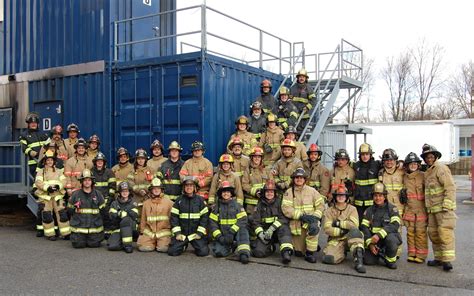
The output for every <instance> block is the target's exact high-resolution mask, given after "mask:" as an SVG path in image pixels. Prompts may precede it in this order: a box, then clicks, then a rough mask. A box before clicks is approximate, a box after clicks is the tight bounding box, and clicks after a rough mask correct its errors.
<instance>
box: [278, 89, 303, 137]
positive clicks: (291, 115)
mask: <svg viewBox="0 0 474 296" xmlns="http://www.w3.org/2000/svg"><path fill="white" fill-rule="evenodd" d="M279 96H280V101H279V102H278V113H277V114H276V115H277V116H278V125H279V126H281V128H282V129H283V130H286V129H287V128H288V127H289V126H290V125H291V126H295V125H296V122H297V121H298V109H297V108H296V107H295V105H294V104H293V102H292V101H291V100H290V90H289V89H288V88H287V87H285V86H282V87H280V94H279Z"/></svg>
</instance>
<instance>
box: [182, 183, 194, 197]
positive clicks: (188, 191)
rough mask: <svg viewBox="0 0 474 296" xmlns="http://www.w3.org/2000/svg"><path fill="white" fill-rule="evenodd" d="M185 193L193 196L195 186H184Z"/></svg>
mask: <svg viewBox="0 0 474 296" xmlns="http://www.w3.org/2000/svg"><path fill="white" fill-rule="evenodd" d="M184 192H185V193H186V194H187V195H192V194H193V193H194V184H190V183H186V184H184Z"/></svg>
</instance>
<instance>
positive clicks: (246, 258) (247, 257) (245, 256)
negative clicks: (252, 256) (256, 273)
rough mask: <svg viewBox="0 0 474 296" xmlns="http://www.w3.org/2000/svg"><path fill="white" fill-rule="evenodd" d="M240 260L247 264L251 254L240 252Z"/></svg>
mask: <svg viewBox="0 0 474 296" xmlns="http://www.w3.org/2000/svg"><path fill="white" fill-rule="evenodd" d="M239 260H240V262H241V263H242V264H247V263H249V255H247V254H240V257H239Z"/></svg>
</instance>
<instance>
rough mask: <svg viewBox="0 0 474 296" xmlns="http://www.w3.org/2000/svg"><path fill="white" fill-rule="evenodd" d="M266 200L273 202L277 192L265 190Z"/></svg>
mask: <svg viewBox="0 0 474 296" xmlns="http://www.w3.org/2000/svg"><path fill="white" fill-rule="evenodd" d="M265 198H266V199H267V200H273V199H274V198H275V190H265Z"/></svg>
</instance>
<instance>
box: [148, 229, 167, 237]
mask: <svg viewBox="0 0 474 296" xmlns="http://www.w3.org/2000/svg"><path fill="white" fill-rule="evenodd" d="M143 234H144V235H146V236H149V237H151V238H161V237H165V236H168V237H170V236H171V231H170V230H169V229H164V230H160V231H158V232H156V233H154V232H152V231H150V230H148V229H145V230H144V231H143Z"/></svg>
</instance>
